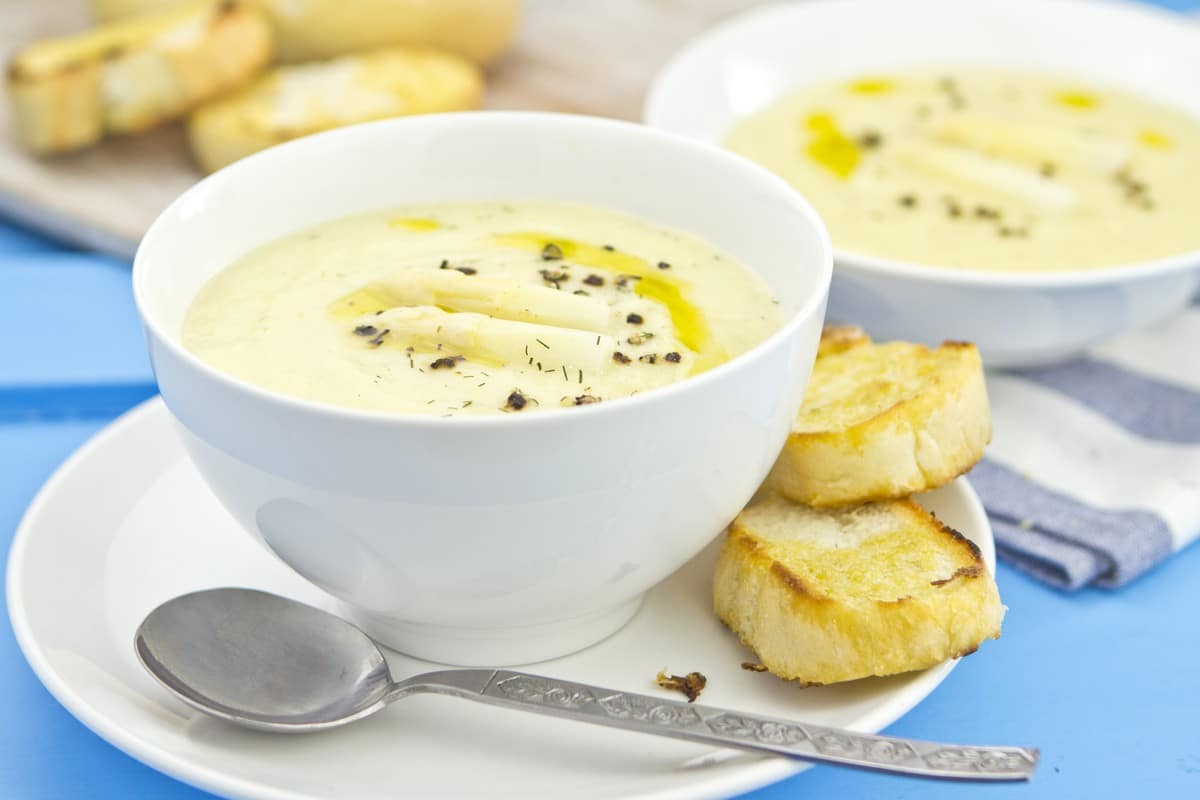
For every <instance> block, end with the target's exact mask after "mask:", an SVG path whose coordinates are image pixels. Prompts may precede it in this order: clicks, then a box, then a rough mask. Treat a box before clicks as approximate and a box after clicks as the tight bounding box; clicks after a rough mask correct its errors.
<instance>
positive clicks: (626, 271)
mask: <svg viewBox="0 0 1200 800" xmlns="http://www.w3.org/2000/svg"><path fill="white" fill-rule="evenodd" d="M493 241H494V242H496V243H497V244H499V245H502V246H505V247H517V248H520V249H522V250H528V251H531V252H535V253H544V252H546V250H547V248H550V247H551V246H553V249H555V250H556V252H561V254H562V257H563V258H564V259H566V260H568V261H571V262H574V263H576V264H580V265H582V266H585V267H590V268H592V269H595V270H604V271H605V272H609V273H611V274H614V275H618V276H620V275H627V276H632V277H634V278H636V279H637V280H634V281H632V283H633V291H634V292H635V293H636V294H637V295H639V296H640V297H645V298H646V299H648V300H653V301H655V302H657V303H660V304H661V305H662V306H664V307H665V308H666V309H667V312H668V313H669V314H670V316H671V324H672V326H673V327H674V328H675V337H676V338H677V339H678V340H679V341H680V343H681V344H683V345H684V346H685V347H687V348H688V349H689V350H691V351H692V352H694V353H695V354H696V363H695V366H694V368H693V369H692V373H693V374H695V373H698V372H704V371H705V370H708V369H712V368H713V367H715V366H717V365H718V364H721V363H723V362H724V361H726V360H728V358H729V356H728V354H727V353H726V352H725V351H724V349H723V348H722V347H721V346H720V345H719V344H717V343H716V342H715V341H713V338H712V334H711V332H710V331H709V327H708V322H707V320H705V318H704V313H703V312H702V311H701V310H700V309H699V308H698V307H697V306H696V305H695V304H694V303H692V302H691V301H690V300H689V299H688V297H687V290H688V286H687V284H686V283H684V282H683V281H681V280H679V279H678V278H675V277H667V276H665V275H663V270H661V269H659V268H658V267H656V266H655V265H654V264H651V263H650V262H648V261H646V260H645V259H643V258H640V257H638V256H635V255H633V254H631V253H623V252H621V251H619V250H615V249H611V248H609V247H603V246H601V245H594V244H589V243H587V242H579V241H575V240H572V239H564V238H561V237H558V236H553V235H551V234H548V233H542V232H537V231H522V232H517V233H503V234H498V235H496V236H494V237H493Z"/></svg>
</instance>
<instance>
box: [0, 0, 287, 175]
mask: <svg viewBox="0 0 1200 800" xmlns="http://www.w3.org/2000/svg"><path fill="white" fill-rule="evenodd" d="M270 57H271V34H270V29H269V28H268V26H267V22H266V20H265V18H264V17H263V16H262V15H261V14H259V13H258V12H256V11H254V10H252V9H250V8H249V7H247V6H246V5H245V4H243V3H238V2H233V0H195V1H194V2H189V3H187V4H186V5H184V6H182V7H180V8H177V9H172V10H168V11H164V12H160V13H156V14H152V15H149V16H145V17H136V18H132V19H129V20H127V21H123V22H118V23H113V24H111V25H104V26H102V27H100V28H97V29H95V30H92V31H88V32H86V33H81V34H78V35H75V36H64V37H60V38H54V39H46V40H43V41H41V42H37V43H35V44H32V45H30V46H29V47H26V48H25V49H24V50H22V51H20V52H19V53H17V55H16V56H15V57H14V58H13V59H12V61H11V62H10V63H9V67H8V91H9V96H10V99H11V102H12V107H13V119H14V124H15V128H16V132H17V136H18V137H19V138H20V140H21V142H22V143H23V144H24V145H25V146H26V147H27V148H28V149H29V150H32V151H33V152H35V153H58V152H64V151H68V150H75V149H78V148H81V147H86V146H87V145H90V144H93V143H94V142H96V141H98V140H99V139H100V138H101V137H102V136H103V135H104V134H105V133H135V132H138V131H143V130H146V129H148V128H151V127H153V126H155V125H158V124H160V123H162V122H164V121H167V120H170V119H174V118H177V117H181V116H183V115H184V114H186V113H187V112H188V110H190V109H191V108H192V107H193V106H195V105H196V104H198V103H200V102H201V101H203V100H206V99H208V98H210V97H213V96H215V95H217V94H219V93H221V92H223V91H225V90H227V89H230V88H232V87H234V86H237V85H238V84H240V83H242V82H244V81H246V80H247V79H249V78H250V77H251V76H253V75H254V74H255V73H257V72H258V71H260V70H261V69H262V68H263V66H264V65H265V64H266V63H267V61H268V60H269V59H270Z"/></svg>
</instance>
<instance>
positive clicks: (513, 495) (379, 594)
mask: <svg viewBox="0 0 1200 800" xmlns="http://www.w3.org/2000/svg"><path fill="white" fill-rule="evenodd" d="M456 200H458V201H480V200H511V201H520V200H542V201H558V202H563V203H574V204H586V205H592V206H597V207H603V208H608V209H614V210H617V211H620V212H625V213H628V214H632V215H635V216H637V217H640V218H642V219H645V220H648V221H651V222H654V223H658V224H661V225H665V226H670V227H673V228H677V229H680V230H685V231H689V232H692V233H695V234H698V235H700V236H702V237H704V238H705V239H707V240H708V241H709V242H711V243H712V244H714V245H716V246H718V247H720V248H722V249H723V250H725V251H726V252H728V253H729V254H731V255H732V256H734V257H735V258H737V259H738V260H740V261H741V262H743V263H744V264H746V265H747V266H748V267H749V268H750V269H752V270H753V271H755V272H756V273H758V274H759V275H760V276H761V277H762V278H763V279H764V280H765V281H766V283H767V284H768V285H769V287H770V289H771V291H772V293H773V295H774V296H775V297H776V298H778V300H779V301H780V304H781V308H782V310H783V312H784V317H785V322H784V324H783V326H782V327H781V328H780V329H779V330H778V331H777V332H776V333H774V334H773V335H772V336H771V337H770V338H769V339H767V340H766V341H764V342H762V343H761V344H759V345H758V346H757V347H755V348H754V349H752V350H751V351H749V352H747V353H745V354H743V355H740V356H738V357H737V358H735V359H733V360H731V361H730V362H728V363H726V364H723V365H721V366H720V367H717V368H716V369H713V370H711V371H709V372H707V373H704V374H702V375H699V376H696V377H694V378H689V379H687V380H685V381H682V382H679V383H676V384H672V385H670V386H667V387H664V388H661V389H657V390H654V391H651V392H646V393H643V394H639V395H637V396H634V397H630V398H625V399H617V400H612V401H607V402H604V403H600V404H596V405H593V406H587V407H581V408H570V409H545V410H538V411H536V412H534V413H522V414H497V415H496V416H494V417H475V418H448V419H443V418H435V417H423V416H415V415H404V414H384V413H375V412H364V411H356V410H351V409H346V408H339V407H334V406H330V405H324V404H321V403H315V402H307V401H304V400H300V399H296V398H294V397H287V396H282V395H279V394H276V393H273V392H270V391H267V390H264V389H261V388H258V387H256V386H253V385H251V384H249V383H246V382H244V381H241V380H239V379H237V378H234V377H231V376H229V375H227V374H224V373H222V372H220V371H218V370H216V369H214V368H213V367H211V366H208V365H207V364H205V363H204V362H203V361H201V360H199V359H198V358H197V357H196V356H194V355H193V354H192V353H190V352H188V351H187V350H186V349H184V347H183V346H182V345H181V344H180V328H181V325H182V322H183V319H184V315H185V312H186V311H187V309H188V306H189V304H190V303H191V301H192V298H193V297H195V295H196V292H197V290H198V289H199V288H200V287H201V286H202V285H203V284H204V283H205V282H206V281H207V280H208V279H209V278H211V277H212V276H213V275H214V274H215V273H216V272H218V271H219V270H221V269H222V268H223V267H226V266H228V265H229V264H230V263H231V262H232V261H234V260H235V259H237V258H238V257H239V256H241V255H243V254H244V253H246V252H247V251H250V250H252V249H254V248H255V247H257V246H259V245H262V244H264V243H266V242H269V241H271V240H273V239H276V238H279V237H281V236H285V235H287V234H289V233H293V232H295V231H297V230H300V229H304V228H307V227H309V226H311V225H315V224H317V223H320V222H324V221H326V220H330V219H335V218H338V217H342V216H345V215H349V214H354V213H358V212H365V211H369V210H374V209H379V208H385V207H388V206H397V205H402V204H410V203H428V202H443V201H456ZM831 265H832V257H831V248H830V245H829V241H828V236H827V234H826V232H825V229H824V227H823V226H822V224H821V221H820V220H819V219H818V218H817V216H816V214H815V213H814V212H813V210H812V208H811V207H810V206H809V205H808V204H807V203H806V202H805V201H804V200H803V199H802V198H801V197H800V196H799V195H798V194H797V193H796V192H795V191H793V190H792V189H791V188H790V187H789V186H787V185H786V184H785V183H784V182H783V181H782V180H780V179H778V178H776V177H775V176H774V175H771V174H770V173H768V172H767V171H765V170H763V169H761V168H759V167H757V166H755V165H753V164H751V163H750V162H748V161H744V160H742V159H739V158H736V157H735V156H733V155H731V154H728V153H726V152H724V151H722V150H720V149H718V148H715V147H710V146H708V145H702V144H698V143H695V142H691V141H689V140H687V139H684V138H682V137H677V136H673V135H671V134H666V133H662V132H659V131H653V130H650V129H648V128H644V127H641V126H637V125H632V124H628V123H621V122H612V121H605V120H598V119H590V118H586V117H571V116H560V115H552V114H530V113H499V112H489V113H466V114H446V115H437V116H427V117H417V118H412V119H405V120H388V121H383V122H376V123H371V124H367V125H361V126H356V127H352V128H345V129H342V130H337V131H333V132H330V133H325V134H321V135H318V136H313V137H309V138H306V139H301V140H297V141H295V142H291V143H288V144H284V145H281V146H279V147H275V148H272V149H270V150H268V151H265V152H263V153H260V154H257V155H255V156H252V157H250V158H247V159H245V160H243V161H240V162H238V163H236V164H234V165H232V166H230V167H227V168H226V169H224V170H222V171H220V172H218V173H216V174H215V175H213V176H211V177H209V178H207V179H206V180H204V181H202V182H201V183H199V184H198V185H196V186H195V187H193V188H192V189H190V190H189V191H188V192H186V193H185V194H184V195H183V196H181V197H180V198H179V199H178V200H176V201H175V202H174V203H173V204H172V205H171V206H170V207H169V208H167V209H166V211H164V212H163V213H162V215H161V216H160V217H159V218H158V220H157V221H156V222H155V223H154V224H153V226H151V228H150V230H149V232H148V233H147V234H146V237H145V239H144V240H143V241H142V243H141V246H140V247H139V248H138V252H137V257H136V260H135V264H134V276H133V277H134V291H135V295H136V299H137V305H138V309H139V311H140V313H141V316H142V320H143V324H144V326H145V330H146V335H147V340H148V343H149V349H150V355H151V359H152V362H153V365H154V372H155V376H156V377H157V379H158V383H159V388H160V390H161V392H162V396H163V399H164V400H165V401H166V404H167V406H168V408H169V409H170V410H171V413H172V414H173V415H174V416H175V418H176V419H177V420H178V422H179V423H180V425H179V429H180V431H181V434H182V436H183V440H184V442H185V443H186V446H187V450H188V452H189V454H190V455H191V457H192V459H193V461H194V462H195V465H196V467H197V468H198V469H199V471H200V473H201V474H202V475H203V476H204V478H205V479H206V481H207V482H208V484H209V486H211V487H212V490H213V491H214V493H215V494H216V496H217V497H218V498H219V499H220V500H221V501H222V503H223V504H224V505H225V507H226V508H228V509H229V511H230V512H231V513H232V514H233V516H234V517H235V518H236V519H237V520H238V521H239V522H240V523H241V525H242V526H243V527H244V528H245V529H246V530H247V531H249V532H250V534H252V535H253V536H255V537H256V538H258V539H259V540H260V541H262V542H263V543H264V544H265V545H266V546H267V547H268V548H270V550H271V551H273V552H274V553H275V554H276V555H277V556H278V557H279V558H281V559H282V560H283V561H284V562H286V563H287V564H289V565H290V566H291V567H292V568H293V569H295V570H296V571H297V572H299V573H300V574H302V575H303V576H305V577H306V578H307V579H308V580H310V581H311V582H313V583H315V584H316V585H318V586H320V587H321V588H323V589H324V590H326V591H327V592H329V593H330V594H332V595H334V596H336V597H337V598H339V599H340V600H342V601H343V602H344V604H345V607H346V610H347V613H348V614H349V615H350V616H351V618H353V619H354V620H355V621H356V622H358V623H359V624H360V625H361V626H362V627H363V628H364V629H365V630H366V631H367V632H368V633H370V634H371V635H373V636H375V637H376V638H378V639H380V640H381V641H383V642H384V643H386V644H389V645H391V646H392V647H395V648H397V649H399V650H402V651H405V652H407V653H410V654H412V655H415V656H418V657H424V658H428V659H431V660H435V661H443V662H449V663H457V664H476V665H479V664H503V663H520V662H529V661H535V660H541V659H545V658H550V657H554V656H558V655H562V654H565V653H567V652H570V651H572V650H576V649H579V648H581V647H584V646H586V645H588V644H591V643H593V642H595V641H597V640H599V639H601V638H603V637H604V636H607V635H608V634H610V633H612V632H613V631H615V630H616V629H618V628H619V627H620V626H621V625H622V624H624V623H625V622H626V621H627V620H628V619H629V618H630V617H631V616H632V615H633V614H634V612H635V611H636V610H637V607H638V604H639V600H640V598H641V596H642V595H643V593H645V592H646V590H648V589H649V588H651V587H652V586H654V585H655V584H657V583H659V582H660V581H662V580H663V579H664V578H666V577H667V576H668V575H670V574H671V573H672V572H674V571H675V570H676V569H678V568H679V567H680V566H682V565H683V564H684V563H685V562H687V561H688V560H689V559H690V558H692V557H693V556H694V555H696V553H698V552H699V551H700V550H701V549H702V548H703V547H704V546H705V545H706V544H707V543H708V542H710V541H711V540H712V539H713V537H715V536H716V535H717V534H718V533H720V531H721V530H722V528H723V527H724V526H725V525H726V524H727V523H728V522H729V521H730V520H731V519H732V518H733V516H734V515H735V514H736V513H737V512H738V511H739V510H740V509H741V507H742V506H743V505H744V504H745V503H746V501H747V500H748V499H749V498H750V496H751V495H752V493H753V492H754V491H755V489H756V488H757V486H758V485H759V483H760V481H761V480H762V478H763V477H764V476H765V475H766V473H767V470H768V469H769V468H770V467H771V464H772V462H773V461H774V459H775V456H776V454H777V453H778V452H779V449H780V448H781V447H782V444H783V441H784V438H785V437H786V435H787V432H788V427H789V423H790V422H791V420H792V418H793V415H794V413H795V411H796V408H797V406H798V405H799V403H800V399H801V395H802V393H803V391H804V387H805V383H806V382H807V380H808V376H809V372H810V369H811V367H812V363H813V359H814V357H815V352H816V347H817V342H818V339H819V336H820V331H821V324H822V318H823V314H824V310H825V301H826V295H827V291H828V285H829V280H830V272H831ZM163 535H164V536H169V535H170V532H169V531H164V532H163Z"/></svg>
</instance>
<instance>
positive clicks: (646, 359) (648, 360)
mask: <svg viewBox="0 0 1200 800" xmlns="http://www.w3.org/2000/svg"><path fill="white" fill-rule="evenodd" d="M638 361H641V362H642V363H643V364H656V363H658V356H656V355H655V354H654V353H647V354H646V355H644V356H638Z"/></svg>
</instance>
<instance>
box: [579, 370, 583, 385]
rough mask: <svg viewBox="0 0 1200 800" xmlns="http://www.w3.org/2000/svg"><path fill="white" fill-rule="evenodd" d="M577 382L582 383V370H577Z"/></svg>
mask: <svg viewBox="0 0 1200 800" xmlns="http://www.w3.org/2000/svg"><path fill="white" fill-rule="evenodd" d="M579 382H580V383H583V370H579Z"/></svg>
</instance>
